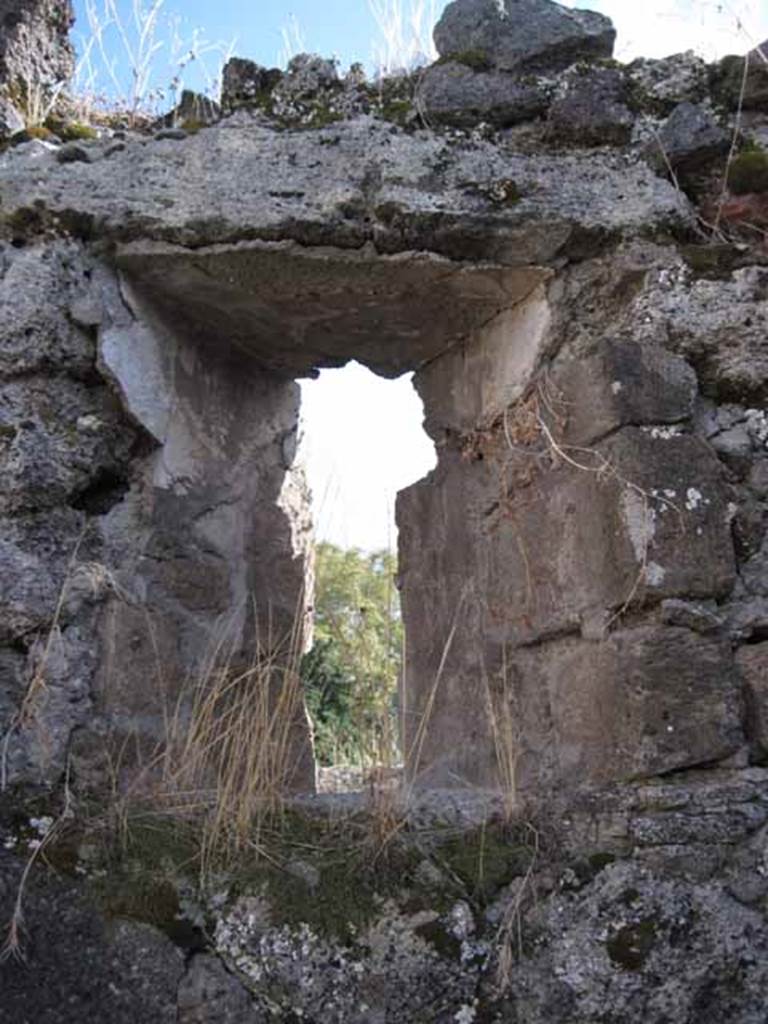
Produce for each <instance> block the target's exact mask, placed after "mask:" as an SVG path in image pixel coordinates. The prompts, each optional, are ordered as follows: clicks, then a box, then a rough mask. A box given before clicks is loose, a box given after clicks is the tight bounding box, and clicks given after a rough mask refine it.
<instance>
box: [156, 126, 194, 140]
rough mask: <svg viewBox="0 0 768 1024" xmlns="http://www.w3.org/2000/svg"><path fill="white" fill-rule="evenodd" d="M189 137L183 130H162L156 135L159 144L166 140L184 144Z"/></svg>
mask: <svg viewBox="0 0 768 1024" xmlns="http://www.w3.org/2000/svg"><path fill="white" fill-rule="evenodd" d="M188 137H189V133H188V132H186V131H185V130H184V129H183V128H161V129H160V131H159V132H156V133H155V138H156V139H157V141H158V142H162V141H163V140H164V139H166V140H168V141H170V142H183V141H184V139H186V138H188Z"/></svg>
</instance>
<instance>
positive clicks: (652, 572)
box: [645, 562, 667, 587]
mask: <svg viewBox="0 0 768 1024" xmlns="http://www.w3.org/2000/svg"><path fill="white" fill-rule="evenodd" d="M666 575H667V570H666V569H665V568H664V567H663V566H661V565H659V564H658V563H657V562H649V563H648V565H646V567H645V582H646V583H647V584H648V586H649V587H660V586H661V584H662V583H663V582H664V577H665V576H666Z"/></svg>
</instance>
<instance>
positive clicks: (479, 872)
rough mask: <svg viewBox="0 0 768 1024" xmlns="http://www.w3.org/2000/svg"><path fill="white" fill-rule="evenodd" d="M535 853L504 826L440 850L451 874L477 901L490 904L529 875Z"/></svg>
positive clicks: (466, 836)
mask: <svg viewBox="0 0 768 1024" xmlns="http://www.w3.org/2000/svg"><path fill="white" fill-rule="evenodd" d="M531 856H532V855H531V851H530V849H529V848H528V847H527V846H525V845H524V844H522V843H520V841H519V837H516V836H512V835H507V834H505V830H504V829H502V828H501V827H489V828H486V827H483V828H479V829H477V830H476V831H474V832H470V833H467V834H464V835H462V836H459V837H457V838H455V839H451V840H449V841H448V842H446V843H444V844H442V845H441V846H440V848H439V850H438V853H437V857H438V863H439V862H440V861H441V860H442V861H444V862H445V864H446V865H447V867H448V868H449V870H450V872H451V874H453V875H454V876H455V877H457V878H459V879H460V880H461V882H462V884H463V885H464V886H465V887H466V890H467V892H468V893H469V894H471V895H472V896H473V898H475V899H477V900H479V901H480V902H487V901H488V900H490V899H492V898H493V896H494V895H495V894H496V893H497V892H498V891H499V889H501V888H502V887H503V886H504V885H507V884H509V882H511V881H512V880H513V879H515V878H519V877H520V875H523V874H525V872H526V871H527V870H528V868H529V867H530V864H531Z"/></svg>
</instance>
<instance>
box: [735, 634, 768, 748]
mask: <svg viewBox="0 0 768 1024" xmlns="http://www.w3.org/2000/svg"><path fill="white" fill-rule="evenodd" d="M737 663H738V666H739V669H740V670H741V673H742V676H743V679H744V686H745V688H746V702H747V733H748V735H749V738H750V742H751V743H752V745H753V748H754V754H755V756H756V757H757V758H758V759H760V760H761V761H762V762H763V763H765V759H766V757H768V644H766V643H762V644H750V645H749V646H747V647H742V648H741V650H740V651H739V653H738V655H737Z"/></svg>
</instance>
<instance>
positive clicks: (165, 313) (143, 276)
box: [110, 242, 543, 434]
mask: <svg viewBox="0 0 768 1024" xmlns="http://www.w3.org/2000/svg"><path fill="white" fill-rule="evenodd" d="M118 261H119V264H120V267H121V268H122V270H123V272H124V274H125V275H126V278H128V279H129V280H130V282H131V286H132V287H133V288H135V289H136V293H137V296H140V298H141V300H142V301H143V302H145V303H147V305H148V307H149V308H150V309H151V310H152V313H153V314H154V315H155V316H158V317H159V318H160V319H161V320H162V321H163V322H164V323H166V324H168V325H169V328H170V327H171V325H172V326H173V330H174V331H177V332H179V333H181V334H182V335H183V336H184V337H185V338H187V339H188V340H189V342H192V343H194V344H195V345H199V346H202V347H203V348H204V349H207V348H209V347H212V346H213V347H216V346H217V345H218V344H219V342H218V340H217V339H219V338H220V324H221V317H222V316H224V317H226V320H227V323H228V325H229V326H228V336H229V339H230V341H231V343H232V344H234V345H235V346H236V347H237V349H238V350H241V351H243V352H246V353H248V354H250V355H251V356H252V357H254V358H255V359H256V360H257V361H258V363H259V364H260V365H262V366H265V367H268V368H269V369H270V370H272V371H274V372H277V373H279V374H286V373H289V374H291V375H296V376H298V375H301V376H304V375H309V374H312V373H313V372H314V371H315V369H316V368H317V367H319V366H322V365H325V366H328V365H332V366H338V365H342V364H343V363H344V362H345V361H346V360H347V359H349V358H351V357H352V356H353V355H354V357H355V358H356V359H358V360H359V361H360V362H362V363H364V364H366V365H368V366H370V367H371V369H373V370H375V371H376V372H378V373H382V374H384V375H386V376H396V375H398V374H400V373H402V372H403V371H404V370H408V369H414V368H416V367H418V366H420V365H422V364H424V363H427V362H428V361H429V360H430V359H431V358H433V357H434V356H435V355H437V354H438V353H440V352H442V351H444V350H445V349H446V348H449V347H450V346H452V345H454V344H456V343H458V342H459V341H460V340H461V338H462V337H464V336H466V334H467V333H469V332H471V331H472V330H473V329H474V328H475V327H476V326H478V325H480V324H482V323H484V322H486V321H487V320H488V319H489V318H490V317H491V316H493V314H494V313H495V312H500V311H501V310H502V309H503V308H504V306H506V305H507V304H509V303H510V301H512V302H514V300H515V298H516V297H517V296H522V295H525V294H527V293H528V292H529V291H530V289H531V288H532V287H533V285H534V283H535V282H536V281H537V280H539V279H540V278H541V277H542V276H543V275H542V273H541V272H540V271H536V270H532V271H529V270H522V271H521V270H517V269H514V268H509V269H505V268H502V267H499V268H498V269H497V270H495V271H494V273H493V274H491V275H489V274H488V273H487V272H486V270H485V269H484V268H483V269H481V270H480V272H479V273H477V274H476V273H475V272H474V269H473V268H472V267H471V266H464V265H463V264H458V265H454V264H452V263H450V262H449V261H447V260H444V259H440V258H435V257H433V256H430V255H426V254H425V255H421V254H416V253H413V254H409V255H408V256H395V257H386V256H385V257H383V258H382V257H376V256H375V255H374V254H372V253H369V252H367V251H363V252H346V251H333V250H330V249H326V248H320V249H307V248H304V247H300V246H297V245H292V244H290V243H286V242H278V243H260V242H255V243H244V244H239V245H236V246H233V247H223V246H216V247H211V248H205V249H202V250H196V251H195V252H194V253H190V252H189V250H188V249H186V248H182V247H174V246H164V245H142V244H138V245H131V246H127V247H125V248H123V249H121V250H120V253H119V255H118ZM297 302H298V303H300V304H301V307H302V316H301V319H300V320H299V321H297V322H296V325H295V329H294V327H293V326H292V325H291V324H290V323H289V321H288V316H289V311H290V309H291V308H295V307H296V303H297ZM331 323H333V330H332V331H331V330H330V329H329V325H330V324H331ZM119 343H120V342H119V339H117V345H119ZM147 343H149V342H147ZM116 347H117V346H116ZM110 358H111V356H110ZM115 358H118V359H119V358H120V350H117V351H116V352H115ZM128 370H129V368H128V367H126V372H127V371H128ZM130 372H131V384H132V385H133V386H134V387H135V388H137V389H138V388H141V389H142V390H146V389H147V387H148V386H149V381H150V380H152V379H154V375H150V374H148V372H147V368H146V367H145V368H144V369H143V371H142V373H141V374H136V368H135V361H134V365H133V368H132V369H131V370H130ZM152 431H153V433H155V434H156V429H155V428H154V427H152Z"/></svg>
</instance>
